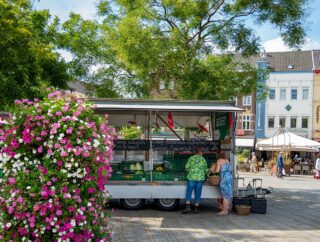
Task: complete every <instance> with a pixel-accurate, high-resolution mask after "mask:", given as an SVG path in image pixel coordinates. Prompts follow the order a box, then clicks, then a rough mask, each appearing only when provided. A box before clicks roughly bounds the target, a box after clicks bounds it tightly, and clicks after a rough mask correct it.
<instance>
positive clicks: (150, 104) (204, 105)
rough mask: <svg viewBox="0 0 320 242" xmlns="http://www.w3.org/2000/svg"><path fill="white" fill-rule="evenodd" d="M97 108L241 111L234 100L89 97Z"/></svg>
mask: <svg viewBox="0 0 320 242" xmlns="http://www.w3.org/2000/svg"><path fill="white" fill-rule="evenodd" d="M90 100H91V101H93V103H95V104H96V105H97V110H119V111H122V110H139V111H183V112H185V111H192V112H210V111H229V112H232V111H243V110H242V109H240V108H237V107H235V102H234V101H193V100H139V99H99V98H98V99H90Z"/></svg>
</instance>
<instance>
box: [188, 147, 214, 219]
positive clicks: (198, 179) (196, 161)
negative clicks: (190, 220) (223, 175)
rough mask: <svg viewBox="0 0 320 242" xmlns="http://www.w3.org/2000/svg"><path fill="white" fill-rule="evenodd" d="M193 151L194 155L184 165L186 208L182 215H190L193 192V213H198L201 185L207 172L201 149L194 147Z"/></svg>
mask: <svg viewBox="0 0 320 242" xmlns="http://www.w3.org/2000/svg"><path fill="white" fill-rule="evenodd" d="M195 151H196V152H195V153H196V154H195V155H193V156H191V157H190V158H189V159H188V162H187V164H186V171H187V172H188V175H187V178H188V182H187V193H186V207H185V209H184V210H183V211H182V213H183V214H186V213H191V208H190V202H191V197H192V192H193V190H194V195H195V208H194V213H198V208H199V204H200V201H201V191H202V185H203V182H204V181H205V179H206V174H207V172H208V167H207V162H206V160H205V159H204V158H203V157H202V149H201V147H196V149H195Z"/></svg>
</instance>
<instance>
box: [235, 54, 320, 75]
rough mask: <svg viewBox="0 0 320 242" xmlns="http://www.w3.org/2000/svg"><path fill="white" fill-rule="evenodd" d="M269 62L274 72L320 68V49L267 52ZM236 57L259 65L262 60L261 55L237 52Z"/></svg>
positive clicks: (243, 61)
mask: <svg viewBox="0 0 320 242" xmlns="http://www.w3.org/2000/svg"><path fill="white" fill-rule="evenodd" d="M265 54H266V58H267V63H268V67H269V69H270V71H272V72H296V71H310V72H312V71H313V70H320V50H305V51H301V50H298V51H283V52H266V53H265ZM234 58H235V59H236V60H237V61H240V62H242V63H246V64H250V65H251V66H253V67H257V63H258V61H260V60H261V57H260V56H259V55H255V56H250V57H243V56H241V55H240V54H236V55H235V56H234Z"/></svg>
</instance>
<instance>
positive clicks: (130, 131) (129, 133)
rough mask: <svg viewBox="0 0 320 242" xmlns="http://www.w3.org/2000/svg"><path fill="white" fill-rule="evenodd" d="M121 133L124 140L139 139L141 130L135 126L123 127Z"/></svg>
mask: <svg viewBox="0 0 320 242" xmlns="http://www.w3.org/2000/svg"><path fill="white" fill-rule="evenodd" d="M121 133H122V134H123V136H124V139H139V138H140V136H141V130H140V129H139V128H138V127H136V126H128V127H123V128H122V129H121Z"/></svg>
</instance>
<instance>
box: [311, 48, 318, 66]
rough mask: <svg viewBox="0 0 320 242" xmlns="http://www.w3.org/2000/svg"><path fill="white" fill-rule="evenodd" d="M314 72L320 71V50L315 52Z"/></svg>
mask: <svg viewBox="0 0 320 242" xmlns="http://www.w3.org/2000/svg"><path fill="white" fill-rule="evenodd" d="M312 52H313V53H312V54H313V63H314V66H313V67H314V70H320V50H313V51H312Z"/></svg>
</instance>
